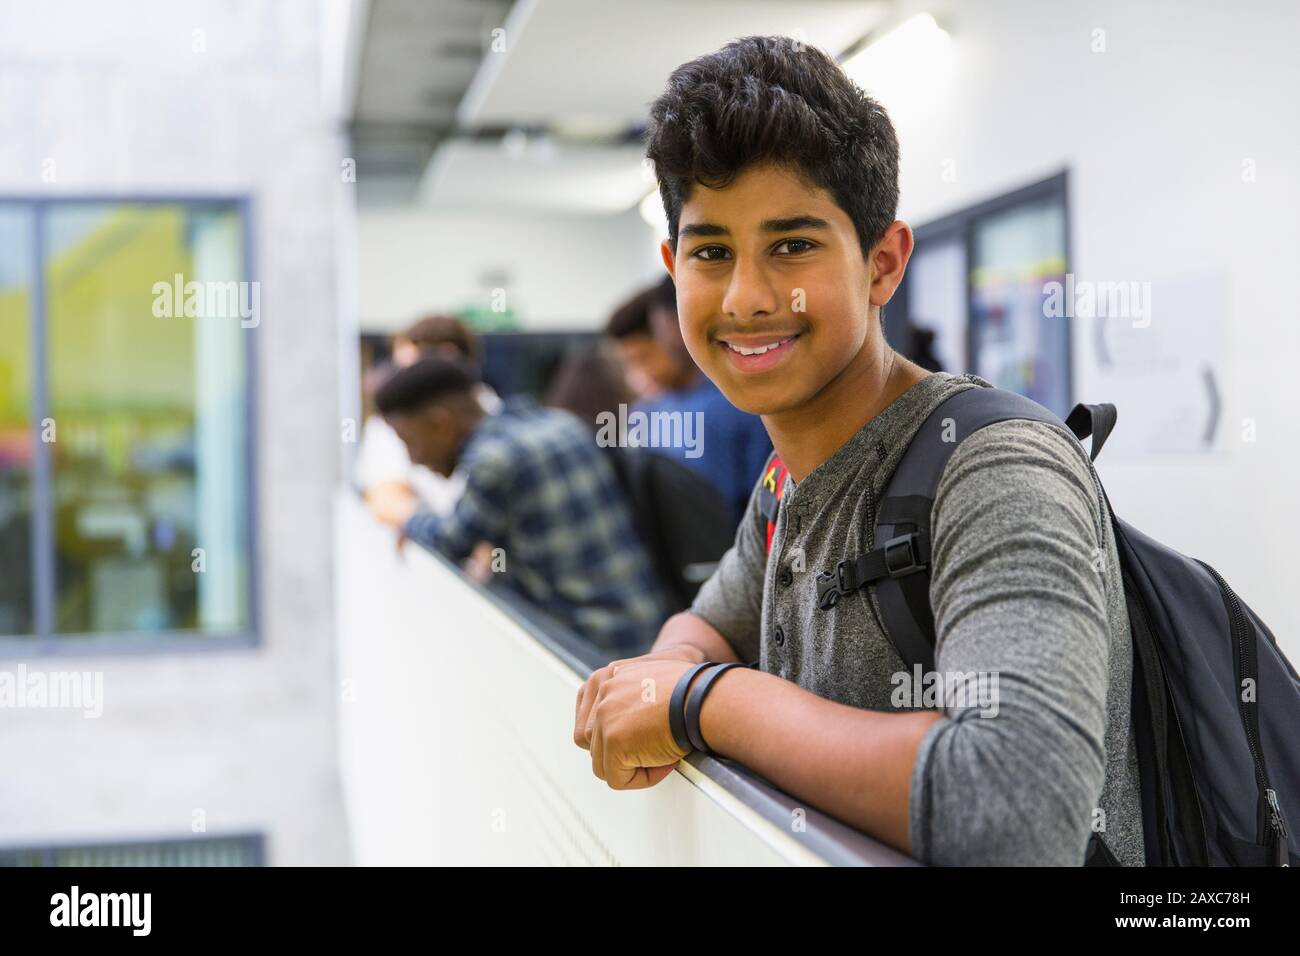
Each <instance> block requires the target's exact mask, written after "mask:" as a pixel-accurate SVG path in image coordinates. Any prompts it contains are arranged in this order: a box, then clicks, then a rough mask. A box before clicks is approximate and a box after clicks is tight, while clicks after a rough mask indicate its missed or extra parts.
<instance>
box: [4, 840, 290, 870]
mask: <svg viewBox="0 0 1300 956" xmlns="http://www.w3.org/2000/svg"><path fill="white" fill-rule="evenodd" d="M264 843H265V841H264V840H263V838H262V836H261V835H260V834H259V835H256V836H231V837H192V838H189V839H177V840H149V841H143V842H133V843H99V844H94V845H91V846H58V847H30V848H26V849H17V850H3V849H0V867H8V866H265V865H266V864H265V859H266V853H265V846H264Z"/></svg>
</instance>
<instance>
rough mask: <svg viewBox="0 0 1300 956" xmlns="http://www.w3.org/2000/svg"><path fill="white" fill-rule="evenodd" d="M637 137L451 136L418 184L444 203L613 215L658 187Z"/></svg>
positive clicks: (425, 198) (431, 201) (434, 202)
mask: <svg viewBox="0 0 1300 956" xmlns="http://www.w3.org/2000/svg"><path fill="white" fill-rule="evenodd" d="M644 156H645V150H644V149H643V148H642V147H641V145H640V144H638V143H632V144H628V145H623V146H594V145H579V144H565V143H558V144H552V145H549V146H547V145H545V144H537V145H535V146H534V145H528V146H525V147H524V149H523V150H522V151H521V152H516V151H513V150H508V149H505V148H503V147H502V146H501V145H500V144H499V143H489V142H467V141H457V140H449V141H447V142H445V143H443V144H442V146H440V147H439V148H438V151H437V153H436V154H435V155H434V159H433V162H432V163H430V164H429V172H428V174H427V175H426V177H425V180H424V182H423V183H422V184H421V188H420V199H421V201H422V202H424V203H426V204H428V205H430V206H434V207H437V208H442V209H465V208H481V209H514V210H519V211H528V212H565V213H576V214H596V215H608V214H611V213H619V212H623V211H625V210H627V209H629V208H631V207H632V206H635V205H636V204H637V203H638V202H640V201H641V199H642V198H643V197H644V196H645V195H646V193H648V192H650V190H652V189H654V188H655V183H654V177H653V175H652V174H650V173H648V172H647V171H646V167H645V165H644V164H643V163H642V159H643V158H644Z"/></svg>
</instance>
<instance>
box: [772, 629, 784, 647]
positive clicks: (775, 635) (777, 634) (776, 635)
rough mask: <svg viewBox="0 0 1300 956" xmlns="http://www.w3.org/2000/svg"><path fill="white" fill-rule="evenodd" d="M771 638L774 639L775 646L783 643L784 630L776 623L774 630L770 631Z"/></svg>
mask: <svg viewBox="0 0 1300 956" xmlns="http://www.w3.org/2000/svg"><path fill="white" fill-rule="evenodd" d="M772 640H774V641H776V646H777V647H781V646H783V645H784V644H785V631H783V630H781V625H779V624H778V625H777V626H776V630H775V631H773V632H772Z"/></svg>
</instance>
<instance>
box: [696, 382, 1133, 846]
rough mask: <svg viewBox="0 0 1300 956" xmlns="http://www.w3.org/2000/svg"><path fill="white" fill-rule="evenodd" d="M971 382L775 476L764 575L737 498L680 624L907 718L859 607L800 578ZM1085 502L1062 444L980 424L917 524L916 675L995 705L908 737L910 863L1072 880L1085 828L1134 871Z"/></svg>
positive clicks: (1117, 665) (1126, 663)
mask: <svg viewBox="0 0 1300 956" xmlns="http://www.w3.org/2000/svg"><path fill="white" fill-rule="evenodd" d="M988 385H989V383H988V382H986V381H984V380H983V379H981V378H979V377H977V376H974V375H961V376H958V375H951V374H948V373H943V372H938V373H934V374H932V375H930V376H928V377H926V378H925V379H923V380H922V381H920V382H918V383H917V384H915V385H914V386H912V387H911V388H910V389H908V391H906V392H905V393H904V394H903V395H901V396H900V397H899V398H898V399H897V400H895V401H894V402H893V403H892V404H890V405H889V407H887V408H886V409H884V410H883V411H882V412H881V413H880V414H879V415H877V416H876V417H875V418H874V419H872V420H871V421H869V422H868V423H867V424H866V425H864V426H863V427H862V429H861V430H860V431H858V432H857V433H856V434H855V435H854V436H853V437H852V438H850V439H849V440H848V441H847V442H846V443H845V444H844V445H843V446H842V447H841V448H840V449H839V450H838V451H836V452H835V453H834V454H833V455H832V456H831V457H830V458H828V459H827V460H826V461H824V462H822V464H820V465H819V466H818V467H817V468H815V469H814V470H813V471H812V473H811V474H809V475H807V476H805V477H804V479H803V481H801V482H799V483H798V484H796V483H795V482H794V481H793V480H791V479H789V478H787V480H786V482H787V483H786V485H785V488H784V490H783V501H782V506H781V510H780V515H779V518H778V520H777V526H776V531H775V534H774V537H773V541H772V554H771V560H768V559H767V557H766V556H765V553H764V551H765V543H766V531H767V519H766V518H765V517H764V516H763V514H762V512H761V510H760V509H759V503H758V494H757V492H758V488H759V485H758V484H756V485H755V489H754V493H753V494H752V495H751V497H750V501H749V507H748V510H747V511H746V515H745V520H744V521H743V522H742V523H741V525H740V528H739V529H738V530H737V532H736V540H735V543H734V544H733V546H732V547H731V548H730V550H728V552H727V553H726V555H725V556H724V557H723V559H722V562H721V564H720V565H719V567H718V568H717V570H716V572H715V573H714V574H713V576H712V577H711V578H710V579H709V580H708V581H707V582H705V584H704V586H703V587H702V588H701V589H700V592H699V594H698V596H697V597H696V600H695V602H694V604H693V606H692V608H691V610H692V611H693V612H694V613H695V614H698V615H699V616H700V617H702V618H703V619H704V620H706V621H707V622H708V623H710V624H712V625H713V626H714V627H715V628H717V630H718V631H719V632H720V633H721V634H722V635H723V637H725V638H726V639H727V641H728V642H729V643H730V644H731V645H732V646H733V648H734V649H735V651H736V653H737V655H738V656H739V657H740V658H741V659H742V660H744V661H754V660H756V659H757V660H758V661H759V666H760V667H761V668H762V669H763V670H764V671H766V672H768V673H771V674H776V675H777V676H779V677H782V678H784V679H786V680H789V681H793V682H794V683H796V684H798V685H799V686H800V687H803V688H805V689H806V690H809V691H812V692H813V693H815V694H817V695H819V696H821V697H825V698H828V699H830V700H834V701H838V702H840V703H843V704H849V705H851V706H855V707H862V708H867V709H870V710H880V711H895V712H896V711H898V710H899V709H900V707H902V709H915V706H919V705H920V702H919V701H914V700H912V701H908V700H907V699H906V698H899V697H898V696H897V693H896V690H897V688H899V687H900V686H902V677H901V675H904V674H906V675H907V676H908V678H910V677H911V675H910V674H908V673H907V671H906V668H905V665H904V663H903V661H902V659H901V658H900V657H899V656H898V654H897V652H896V651H895V650H894V648H893V646H892V645H891V644H890V642H889V640H888V638H887V637H886V635H885V633H884V631H883V629H882V627H881V625H880V623H879V621H880V616H879V610H878V608H876V607H875V606H874V605H875V601H874V598H873V597H872V596H870V592H869V591H868V590H866V589H864V590H862V591H859V592H856V593H855V594H852V595H846V597H845V598H844V599H843V600H841V601H840V603H839V604H838V605H837V606H836V607H835V608H834V609H832V610H830V611H822V610H819V609H818V607H817V602H816V585H815V579H816V574H817V572H818V571H821V570H824V569H828V568H833V567H834V566H835V564H836V563H837V562H838V561H840V560H841V559H843V558H846V557H854V556H856V555H858V554H860V553H861V552H863V551H866V550H870V548H871V546H872V542H871V537H872V529H871V528H869V527H867V526H866V524H865V522H866V517H867V515H868V513H869V508H870V507H871V502H872V501H875V500H879V498H880V497H881V496H882V495H883V492H884V489H885V485H886V483H887V481H888V479H889V476H890V475H891V473H892V472H893V469H894V466H895V465H896V464H897V463H898V460H899V458H900V457H901V455H902V453H903V451H904V450H905V448H906V446H907V443H908V442H909V441H910V439H911V437H912V435H913V434H914V433H915V432H916V430H917V428H919V427H920V425H921V423H922V422H923V421H924V420H925V418H926V417H927V416H928V415H929V413H930V412H931V411H932V410H933V409H934V408H935V407H936V406H937V405H938V404H939V403H940V402H942V401H943V400H944V399H945V398H947V397H948V396H949V395H952V394H953V393H954V392H956V391H959V390H961V389H965V388H974V387H988ZM958 437H959V439H960V438H961V437H962V436H958ZM1099 488H1100V485H1099V483H1098V480H1097V477H1096V472H1095V471H1094V470H1093V468H1092V464H1091V462H1089V460H1088V458H1087V455H1086V454H1085V453H1084V452H1083V450H1082V448H1081V447H1080V446H1079V444H1078V443H1077V442H1076V441H1075V440H1074V439H1073V437H1072V436H1069V435H1068V434H1067V433H1065V432H1063V431H1061V430H1060V429H1059V428H1057V427H1056V426H1052V425H1046V424H1043V423H1040V422H1028V421H1010V422H1002V423H999V424H996V425H990V426H987V427H986V428H984V429H982V430H980V431H978V432H976V433H975V434H974V435H973V436H971V437H969V438H968V439H966V440H964V441H962V442H961V444H960V446H959V447H958V449H957V451H955V452H954V453H953V456H952V458H951V459H950V460H949V462H948V465H947V467H946V468H945V470H944V473H943V477H942V480H941V481H940V483H939V487H938V491H937V494H936V498H935V503H934V509H933V513H932V519H931V520H932V535H933V539H932V540H933V546H932V569H931V575H932V576H931V582H930V600H931V606H932V607H933V610H934V615H935V627H936V638H937V645H936V653H935V671H936V672H938V674H939V675H940V676H942V675H945V674H958V673H962V674H968V673H970V672H975V673H976V674H979V675H983V676H984V677H985V679H986V681H987V682H988V683H987V684H986V687H988V686H993V687H995V688H996V691H997V693H996V698H995V700H996V707H995V708H990V707H988V706H982V704H986V703H987V701H977V700H974V699H973V698H967V699H966V700H964V701H961V700H958V701H957V702H956V703H955V704H954V705H952V706H946V707H944V713H945V718H944V719H943V720H940V721H938V722H937V723H935V724H934V726H933V727H931V728H930V729H929V730H928V731H927V732H926V735H925V737H924V738H923V740H922V742H921V746H920V749H919V751H918V752H917V757H916V763H915V767H914V769H913V772H912V782H911V800H910V836H911V843H912V853H913V855H914V856H915V857H916V858H917V859H918V860H921V861H922V862H926V863H931V864H937V865H998V864H1030V865H1079V864H1082V863H1083V860H1084V852H1085V848H1086V846H1087V844H1088V839H1089V837H1090V835H1091V832H1092V831H1093V830H1097V831H1098V832H1099V835H1100V836H1101V837H1102V839H1103V840H1104V841H1105V843H1106V846H1107V847H1108V848H1109V849H1110V850H1111V852H1112V853H1114V854H1115V855H1116V857H1118V858H1119V860H1120V862H1121V863H1123V864H1125V865H1135V866H1140V865H1142V863H1143V850H1142V819H1141V810H1140V804H1139V790H1138V787H1139V777H1138V772H1137V754H1136V748H1135V743H1134V738H1133V733H1132V729H1131V727H1130V723H1129V710H1130V708H1129V687H1130V681H1131V676H1132V673H1131V672H1132V666H1131V650H1130V638H1129V631H1128V615H1127V612H1126V610H1125V605H1124V597H1123V590H1122V583H1121V578H1120V567H1119V560H1118V557H1117V555H1116V550H1115V541H1114V539H1113V536H1112V532H1111V528H1110V520H1109V517H1108V513H1107V511H1106V505H1105V502H1104V500H1102V499H1101V496H1100V494H1099ZM786 572H789V573H786ZM989 675H992V678H991V680H989ZM993 681H996V683H995V684H993V683H992V682H993ZM906 683H907V685H909V686H910V685H911V681H910V679H909V680H908V681H907V682H906ZM900 701H901V703H900ZM950 703H951V702H950ZM810 731H811V728H810ZM864 772H870V770H869V768H864Z"/></svg>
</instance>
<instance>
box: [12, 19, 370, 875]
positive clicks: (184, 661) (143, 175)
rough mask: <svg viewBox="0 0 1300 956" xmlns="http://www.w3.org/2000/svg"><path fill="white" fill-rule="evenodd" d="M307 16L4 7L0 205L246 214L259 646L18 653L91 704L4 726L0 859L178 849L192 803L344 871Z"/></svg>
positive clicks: (329, 285)
mask: <svg viewBox="0 0 1300 956" xmlns="http://www.w3.org/2000/svg"><path fill="white" fill-rule="evenodd" d="M318 17H319V8H318V6H317V4H315V3H311V2H306V0H288V2H283V3H281V2H277V3H275V4H265V3H261V2H259V0H233V2H228V3H173V2H171V0H140V2H135V3H131V4H129V5H126V6H125V7H124V6H119V5H116V4H114V5H109V4H103V5H101V4H93V3H74V2H67V0H55V2H48V3H41V4H29V3H23V2H3V3H0V62H3V63H4V69H3V70H0V128H3V129H4V130H5V135H4V136H3V137H0V193H11V194H17V195H29V194H32V195H34V194H48V195H52V196H58V195H62V194H71V193H124V194H130V193H141V192H147V193H151V194H157V193H167V192H178V193H191V194H192V193H204V192H234V193H241V194H249V195H251V197H252V199H253V204H254V205H253V215H254V217H255V224H256V235H255V242H256V247H255V250H254V253H255V259H256V272H257V278H258V279H259V280H260V281H261V283H262V298H261V302H262V319H261V322H260V325H258V327H257V328H256V329H249V330H248V334H250V335H256V336H257V343H256V344H257V348H258V352H259V356H260V368H259V369H258V373H259V374H258V389H259V403H260V415H259V421H258V433H257V445H258V475H257V478H258V489H257V490H258V492H259V498H258V515H259V519H260V520H259V535H260V538H261V555H260V557H261V579H260V584H261V594H262V599H263V605H264V606H263V624H264V633H263V646H262V647H260V648H259V649H256V650H234V651H218V652H205V651H196V652H193V653H186V654H172V655H155V656H117V657H98V658H94V659H83V658H68V659H64V658H59V659H56V660H51V659H44V660H40V661H36V660H28V661H26V662H25V663H26V665H27V667H28V669H29V670H31V669H33V668H36V667H40V668H42V669H44V668H49V669H57V670H76V671H81V670H94V671H100V672H102V673H103V682H104V685H103V691H104V710H103V716H102V717H101V718H99V719H97V720H95V719H85V718H83V717H82V716H81V714H80V713H79V712H75V711H57V710H49V711H38V710H22V711H6V712H5V713H4V716H3V717H0V766H3V767H5V768H6V771H5V774H4V781H5V782H4V785H3V786H0V846H7V845H13V844H33V843H35V844H41V843H64V842H77V841H92V842H97V841H104V840H127V839H131V838H133V837H148V838H155V837H171V836H189V835H191V821H192V819H193V818H194V817H193V815H194V811H195V810H202V811H203V812H204V814H205V815H206V826H207V832H208V833H210V834H214V835H215V834H218V833H229V832H245V831H261V832H264V833H265V834H266V836H267V854H268V861H269V862H270V863H273V864H318V863H322V864H323V863H330V864H337V863H341V862H346V860H347V859H348V848H347V839H346V828H345V824H344V818H343V812H342V803H341V797H340V791H339V781H338V769H337V758H336V739H335V730H336V726H335V718H336V710H335V702H336V698H337V683H336V674H335V661H334V656H333V642H332V633H333V626H334V616H333V587H332V585H333V582H332V573H331V553H332V537H331V522H330V514H331V509H330V500H331V494H332V493H333V488H334V485H335V482H336V481H337V476H338V467H339V466H338V462H339V436H340V428H339V416H338V400H339V399H338V388H337V376H338V368H339V363H338V358H337V356H338V351H337V350H338V342H337V341H336V337H335V331H334V330H335V327H336V316H335V305H336V299H335V283H336V279H337V276H336V262H335V243H336V238H337V236H336V232H337V228H338V226H337V221H336V213H335V206H336V203H337V202H338V201H339V200H340V199H346V198H347V197H346V194H344V195H342V196H341V195H340V190H351V188H352V187H351V186H349V185H345V184H343V183H342V182H341V181H340V175H339V160H340V154H341V149H340V148H339V139H338V134H337V132H336V127H335V124H334V123H333V122H332V121H330V120H329V119H328V117H327V115H326V111H325V109H324V107H323V105H322V103H321V85H322V84H321V79H320V71H319V66H318V56H319V53H318V49H319V43H320V38H319V25H318ZM195 31H202V32H201V34H196V33H195ZM200 38H201V41H202V42H201V43H197V42H196V41H197V40H199V39H200ZM198 46H201V47H202V49H196V47H198ZM47 159H52V160H53V161H54V166H53V169H54V170H55V173H56V175H55V178H54V181H53V182H47V181H44V180H43V179H42V172H43V171H44V170H45V169H47V168H49V167H48V166H47V165H46V164H45V161H46V160H47ZM5 571H6V573H8V571H9V569H5ZM17 663H18V662H17V661H13V660H4V661H0V668H3V669H9V670H13V669H15V667H16V664H17Z"/></svg>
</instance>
